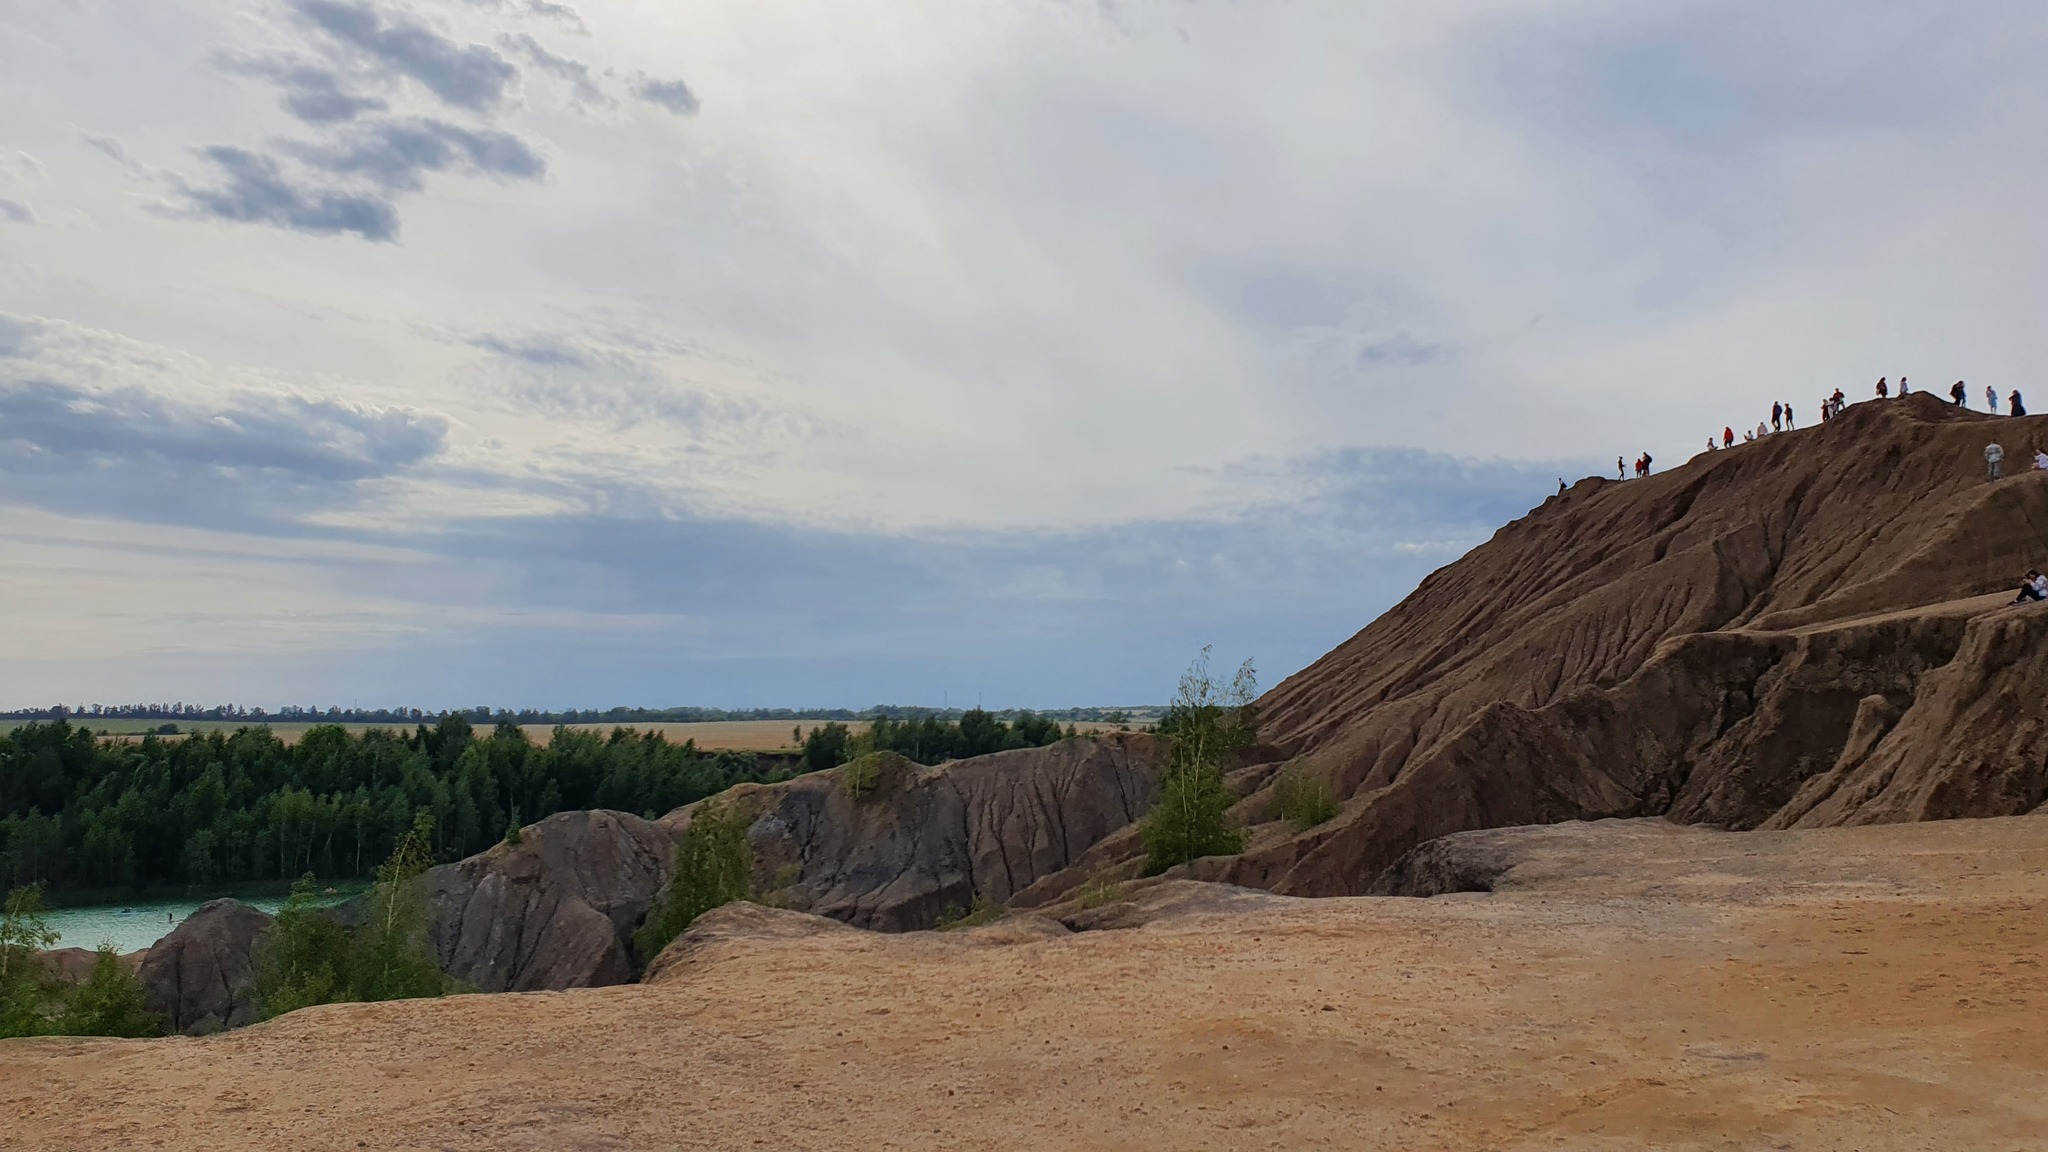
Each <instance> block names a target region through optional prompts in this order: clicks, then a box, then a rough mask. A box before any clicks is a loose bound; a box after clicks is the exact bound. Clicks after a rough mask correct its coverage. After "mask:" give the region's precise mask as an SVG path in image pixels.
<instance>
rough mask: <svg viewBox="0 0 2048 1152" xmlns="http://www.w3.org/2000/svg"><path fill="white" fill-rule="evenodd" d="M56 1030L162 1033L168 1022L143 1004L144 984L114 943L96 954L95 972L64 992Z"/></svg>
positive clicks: (134, 1034) (131, 1034)
mask: <svg viewBox="0 0 2048 1152" xmlns="http://www.w3.org/2000/svg"><path fill="white" fill-rule="evenodd" d="M63 1001H64V1006H63V1010H62V1011H61V1012H60V1013H59V1014H58V1016H57V1020H56V1023H55V1027H54V1028H53V1029H52V1031H53V1032H55V1033H56V1034H57V1035H59V1036H129V1037H140V1036H161V1035H163V1034H164V1031H165V1028H166V1025H167V1023H168V1022H167V1021H166V1020H165V1019H164V1018H163V1017H162V1016H161V1015H159V1014H157V1013H155V1012H151V1011H150V1010H149V1009H148V1007H146V1006H145V1005H144V1003H143V996H142V984H141V982H140V981H138V980H136V979H135V973H133V972H131V971H129V970H128V965H127V964H125V963H123V962H122V960H121V957H120V956H118V955H116V954H115V952H114V946H113V945H111V944H102V945H100V947H99V951H98V953H97V954H96V955H95V956H94V957H93V961H92V973H91V974H90V975H88V976H87V977H86V978H85V982H84V983H82V984H79V985H78V986H77V987H74V988H69V989H66V990H65V991H64V993H63Z"/></svg>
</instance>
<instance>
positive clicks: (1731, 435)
mask: <svg viewBox="0 0 2048 1152" xmlns="http://www.w3.org/2000/svg"><path fill="white" fill-rule="evenodd" d="M1721 446H1722V447H1723V448H1733V447H1735V429H1733V428H1722V429H1721Z"/></svg>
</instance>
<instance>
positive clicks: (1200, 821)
mask: <svg viewBox="0 0 2048 1152" xmlns="http://www.w3.org/2000/svg"><path fill="white" fill-rule="evenodd" d="M1257 695H1258V675H1257V673H1256V672H1255V671H1254V670H1253V668H1252V662H1251V661H1250V660H1246V661H1245V662H1244V664H1243V665H1241V666H1240V667H1239V668H1238V670H1237V674H1236V675H1234V676H1232V677H1231V678H1230V683H1229V684H1227V685H1226V684H1224V683H1222V682H1221V681H1219V680H1217V679H1216V678H1215V677H1214V676H1212V675H1211V674H1210V672H1209V649H1208V648H1204V649H1202V654H1201V655H1200V656H1198V657H1196V658H1195V662H1194V663H1192V664H1190V665H1188V670H1187V671H1186V672H1184V673H1182V674H1181V678H1180V689H1179V691H1178V692H1176V693H1175V695H1174V699H1173V704H1172V705H1171V706H1170V707H1169V708H1168V709H1167V711H1166V717H1165V718H1164V719H1163V720H1161V721H1160V722H1159V734H1160V735H1162V736H1165V737H1167V738H1168V740H1169V745H1168V748H1169V751H1168V754H1167V764H1166V772H1165V774H1164V775H1163V776H1162V777H1161V779H1160V782H1159V803H1158V804H1156V805H1154V806H1153V808H1152V811H1150V812H1148V813H1146V815H1145V820H1144V823H1143V825H1142V826H1141V827H1140V829H1139V831H1140V834H1141V835H1142V837H1143V839H1144V842H1145V871H1146V873H1147V874H1148V875H1157V874H1159V873H1161V872H1164V871H1166V870H1167V869H1168V868H1171V867H1173V866H1174V865H1176V864H1185V863H1186V862H1188V861H1189V860H1194V859H1197V858H1199V857H1203V856H1227V855H1230V854H1231V853H1234V852H1241V851H1243V850H1244V835H1243V833H1241V832H1239V831H1238V830H1237V829H1236V828H1235V827H1233V826H1232V825H1231V823H1230V816H1229V811H1230V806H1231V804H1232V803H1234V802H1235V797H1233V796H1231V794H1230V790H1229V789H1228V788H1226V787H1224V784H1223V758H1224V756H1226V755H1227V754H1229V753H1230V752H1231V751H1233V750H1235V749H1238V748H1242V747H1245V746H1246V745H1249V744H1251V743H1252V741H1253V740H1254V739H1256V736H1257V731H1258V717H1257V714H1256V712H1255V710H1254V709H1253V706H1252V700H1253V698H1254V697H1255V696H1257Z"/></svg>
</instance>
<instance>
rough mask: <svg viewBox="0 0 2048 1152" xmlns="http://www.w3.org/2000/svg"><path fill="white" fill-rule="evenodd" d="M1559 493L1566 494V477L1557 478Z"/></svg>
mask: <svg viewBox="0 0 2048 1152" xmlns="http://www.w3.org/2000/svg"><path fill="white" fill-rule="evenodd" d="M1557 494H1558V495H1559V496H1562V495H1564V477H1562V476H1559V477H1558V478H1557Z"/></svg>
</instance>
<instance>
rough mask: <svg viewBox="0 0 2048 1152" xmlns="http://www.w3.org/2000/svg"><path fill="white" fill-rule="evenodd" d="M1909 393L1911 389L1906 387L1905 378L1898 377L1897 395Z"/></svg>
mask: <svg viewBox="0 0 2048 1152" xmlns="http://www.w3.org/2000/svg"><path fill="white" fill-rule="evenodd" d="M1911 391H1912V389H1911V388H1908V387H1906V378H1905V377H1904V376H1901V377H1899V395H1901V396H1904V395H1905V394H1906V393H1908V392H1911Z"/></svg>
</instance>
